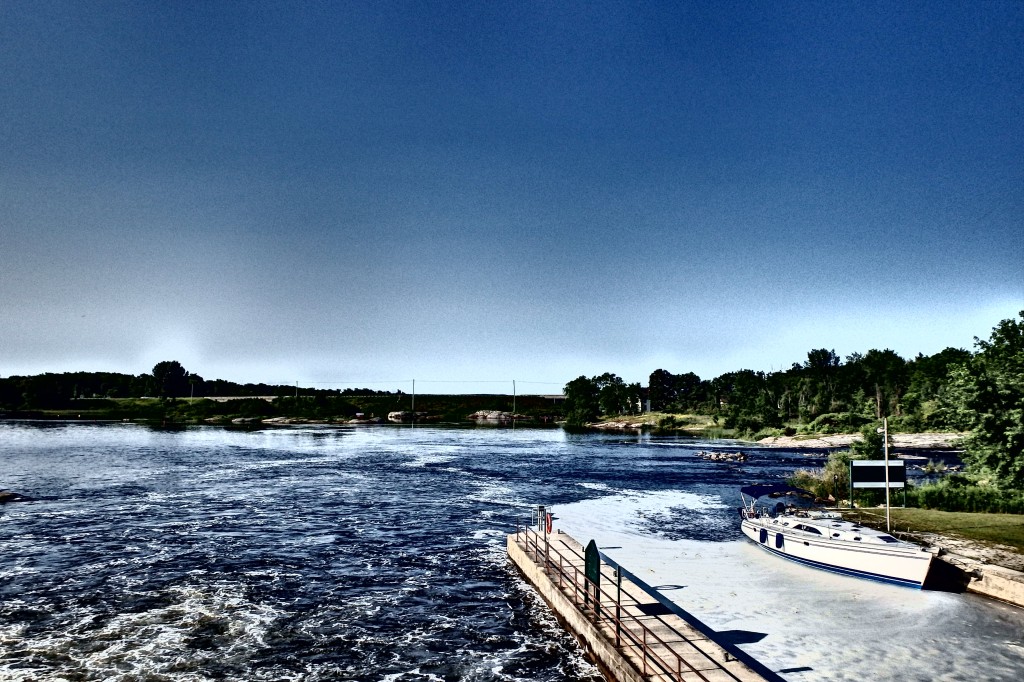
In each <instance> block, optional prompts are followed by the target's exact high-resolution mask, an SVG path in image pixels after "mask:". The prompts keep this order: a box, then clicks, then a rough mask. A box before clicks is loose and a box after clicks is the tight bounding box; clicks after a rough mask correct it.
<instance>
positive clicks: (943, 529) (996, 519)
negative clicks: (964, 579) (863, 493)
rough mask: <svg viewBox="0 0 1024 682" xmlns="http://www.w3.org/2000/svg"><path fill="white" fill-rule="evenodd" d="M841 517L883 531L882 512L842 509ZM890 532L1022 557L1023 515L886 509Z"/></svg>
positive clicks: (883, 511)
mask: <svg viewBox="0 0 1024 682" xmlns="http://www.w3.org/2000/svg"><path fill="white" fill-rule="evenodd" d="M842 512H843V516H844V517H845V518H848V519H850V520H851V521H854V520H855V521H858V522H860V523H863V524H865V525H867V526H870V527H872V528H883V529H884V528H885V510H882V509H854V510H846V509H844V510H842ZM890 519H891V520H892V527H893V530H896V531H906V530H908V529H909V531H910V532H911V533H935V534H937V535H944V536H946V537H951V538H957V539H962V540H970V541H972V542H978V543H981V544H984V545H989V546H991V545H1003V546H1006V547H1010V548H1012V549H1014V550H1016V551H1017V552H1019V553H1022V554H1024V516H1021V515H1018V514H975V513H970V512H945V511H937V510H934V509H911V508H908V509H902V508H893V509H890Z"/></svg>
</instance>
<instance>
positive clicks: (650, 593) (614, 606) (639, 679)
mask: <svg viewBox="0 0 1024 682" xmlns="http://www.w3.org/2000/svg"><path fill="white" fill-rule="evenodd" d="M507 549H508V556H509V559H510V560H511V561H512V563H514V564H515V565H516V567H517V568H518V569H519V571H520V572H521V573H522V574H523V576H524V577H525V578H526V579H527V581H529V583H530V584H531V585H533V587H534V588H535V589H536V590H537V592H538V593H539V594H540V595H541V597H543V599H544V601H545V602H546V603H547V604H548V606H549V607H550V608H551V609H552V611H553V612H554V613H555V615H556V616H557V617H558V619H559V620H560V621H561V622H562V624H563V625H564V626H565V627H566V629H567V630H569V631H570V632H571V633H572V634H573V635H574V636H575V637H576V638H577V639H578V640H579V642H580V643H581V644H582V645H583V647H584V649H585V650H586V652H587V654H588V656H589V657H590V658H591V660H593V661H594V662H595V663H596V664H597V666H598V667H599V668H600V669H601V671H602V673H604V675H605V677H606V678H607V679H608V680H610V681H612V682H644V681H655V682H661V681H665V682H668V681H671V680H674V681H676V682H690V681H691V680H706V681H719V680H723V681H724V680H732V681H743V682H746V681H757V680H771V681H773V682H776V681H779V680H781V679H782V678H780V677H779V676H778V675H776V674H775V673H773V672H772V671H771V670H769V669H767V668H765V667H764V666H763V665H761V664H759V663H758V662H757V661H755V660H753V659H752V658H751V657H750V656H748V655H747V654H745V653H744V652H742V651H739V650H738V649H736V648H735V647H732V646H731V645H729V644H727V643H722V642H717V641H715V639H714V632H713V631H711V630H710V629H708V628H707V627H702V624H700V623H699V621H697V620H696V619H694V618H693V617H692V616H690V615H689V614H687V613H686V612H684V611H682V610H681V609H679V607H678V606H675V605H674V604H672V603H671V602H670V601H668V600H667V599H665V598H664V597H661V596H660V595H659V594H658V593H657V591H656V590H653V589H652V588H650V587H649V586H647V585H645V584H643V582H642V581H640V580H639V579H637V578H635V577H634V576H632V575H631V574H629V572H628V571H627V570H626V569H624V568H623V567H619V566H615V565H613V564H612V562H610V561H609V560H608V559H607V558H604V557H602V558H601V561H600V566H599V570H600V578H599V583H600V587H599V588H595V586H594V584H593V582H592V581H590V580H588V578H587V577H586V575H587V573H586V570H587V567H586V559H585V549H584V547H583V546H582V545H580V543H579V542H577V541H576V540H575V539H574V538H572V537H570V536H569V535H567V534H565V533H562V532H558V531H556V532H554V533H544V532H538V531H537V530H535V529H533V528H524V529H521V530H520V531H518V532H516V533H513V534H511V535H509V536H508V538H507Z"/></svg>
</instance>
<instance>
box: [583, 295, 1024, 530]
mask: <svg viewBox="0 0 1024 682" xmlns="http://www.w3.org/2000/svg"><path fill="white" fill-rule="evenodd" d="M565 396H566V405H565V408H566V414H567V418H568V421H569V423H570V424H573V425H584V424H586V423H589V422H593V421H596V420H597V419H598V418H599V417H600V416H601V415H604V416H615V415H620V414H630V413H633V412H635V411H639V409H640V407H639V404H638V397H639V398H640V399H647V400H649V401H650V408H651V410H652V411H656V412H667V413H690V414H703V415H709V416H711V417H712V418H713V419H714V420H716V421H718V422H719V423H721V424H722V425H723V426H724V427H725V428H730V429H735V430H736V432H738V433H740V434H745V435H748V436H753V437H760V436H763V435H782V434H788V435H794V434H796V433H797V432H805V433H829V432H846V433H851V432H857V431H859V432H860V433H861V434H862V435H863V436H864V439H863V441H862V442H861V443H858V444H857V447H856V448H855V449H854V452H853V453H852V455H851V454H849V453H848V454H847V456H855V457H857V456H861V457H865V456H866V457H872V456H879V455H880V452H881V437H880V436H878V434H877V427H878V424H879V421H880V420H881V418H882V417H888V420H889V426H890V429H892V430H894V431H904V432H920V431H929V430H936V431H956V432H963V433H966V434H967V435H966V437H965V439H964V461H965V463H966V464H967V465H968V470H969V474H970V477H969V478H967V479H960V478H956V477H947V479H946V481H944V482H943V484H942V485H940V486H938V487H935V488H933V489H928V490H926V489H921V490H919V491H917V493H915V495H916V497H917V501H918V502H919V503H921V504H931V503H935V504H939V503H941V504H945V505H947V507H949V506H954V507H964V508H967V507H973V506H978V505H982V504H984V505H985V506H988V507H996V508H999V507H1000V505H1003V504H1004V503H1006V508H1007V509H1014V510H1017V509H1019V508H1020V507H1019V505H1020V504H1021V502H1020V500H1021V498H1022V496H1021V494H1020V492H1019V491H1021V490H1024V311H1022V312H1021V313H1020V319H1008V320H1003V321H1001V322H1000V323H999V324H998V325H996V327H995V328H994V329H993V330H992V333H991V335H990V337H989V338H988V339H987V340H983V339H978V338H976V339H975V350H974V351H967V350H963V349H957V348H947V349H945V350H943V351H941V352H939V353H936V354H935V355H931V356H925V355H918V356H917V357H916V358H913V359H912V360H905V359H903V358H902V357H900V356H899V355H897V354H896V353H894V352H893V351H891V350H881V351H879V350H869V351H868V352H867V353H865V354H863V355H862V354H860V353H854V354H852V355H850V356H847V357H846V358H845V359H840V357H839V356H838V355H836V353H835V351H831V350H827V349H823V348H822V349H814V350H811V351H810V352H808V354H807V359H806V360H805V361H804V362H803V363H801V364H793V366H792V367H790V368H789V369H786V370H781V371H778V372H770V373H765V372H755V371H752V370H739V371H737V372H728V373H726V374H723V375H721V376H719V377H716V378H714V379H710V380H705V379H701V378H700V377H698V376H697V375H695V374H693V373H683V374H673V373H671V372H668V371H666V370H663V369H658V370H655V371H654V372H652V373H651V376H650V382H649V385H648V388H647V390H646V394H645V393H644V391H642V390H640V388H639V386H638V385H636V384H632V385H629V384H625V383H624V382H623V381H622V380H621V379H619V378H618V377H616V376H615V375H614V374H603V375H601V376H597V377H593V378H589V379H588V378H587V377H583V376H581V377H578V378H577V379H574V380H573V381H570V382H569V383H568V384H567V385H566V387H565ZM858 450H859V451H860V452H858ZM831 464H832V463H830V465H831ZM845 466H846V463H845V462H835V463H834V468H835V469H836V471H835V472H832V471H828V472H818V474H819V475H821V481H823V483H822V485H823V486H826V487H831V486H832V482H833V477H832V476H833V474H835V473H841V470H842V469H843V468H844V467H845ZM811 483H813V482H808V484H811ZM979 485H980V487H981V488H985V489H986V490H983V491H981V492H979V491H978V490H975V488H977V487H979ZM939 488H942V489H941V490H940V489H939ZM823 490H824V488H823ZM1007 500H1010V502H1006V501H1007Z"/></svg>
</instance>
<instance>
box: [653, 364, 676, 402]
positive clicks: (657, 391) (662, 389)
mask: <svg viewBox="0 0 1024 682" xmlns="http://www.w3.org/2000/svg"><path fill="white" fill-rule="evenodd" d="M675 378H676V377H675V376H674V375H673V374H672V373H671V372H668V371H666V370H663V369H656V370H654V371H653V372H651V376H650V377H649V378H648V380H647V386H648V388H649V390H650V394H649V395H650V400H651V409H652V410H654V411H655V412H660V411H661V410H664V409H665V408H667V407H668V406H669V405H671V404H673V403H674V402H675V401H676V386H675Z"/></svg>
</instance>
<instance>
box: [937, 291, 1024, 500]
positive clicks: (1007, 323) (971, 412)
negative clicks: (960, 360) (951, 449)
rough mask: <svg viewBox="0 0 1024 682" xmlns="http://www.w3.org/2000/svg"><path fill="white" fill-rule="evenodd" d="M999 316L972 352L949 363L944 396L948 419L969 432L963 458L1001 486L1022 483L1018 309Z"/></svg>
mask: <svg viewBox="0 0 1024 682" xmlns="http://www.w3.org/2000/svg"><path fill="white" fill-rule="evenodd" d="M1020 317H1021V318H1022V320H1021V321H1019V320H1015V319H1008V320H1003V321H1002V322H1000V323H999V324H998V325H997V326H996V327H995V329H993V330H992V334H991V336H990V337H989V339H988V340H987V341H983V340H981V339H978V338H975V340H974V342H975V346H976V347H977V348H978V353H977V354H976V355H975V356H974V357H973V358H972V360H971V362H970V363H968V364H965V365H961V366H954V368H953V370H952V371H951V372H950V385H949V390H948V392H947V393H948V395H947V396H946V402H947V409H949V411H950V414H951V415H952V417H951V419H952V421H954V422H957V423H958V424H959V425H960V426H961V427H969V428H970V429H971V434H970V435H969V436H968V437H967V438H966V440H965V442H964V448H965V452H964V460H965V461H966V462H967V463H968V464H969V465H970V466H971V467H972V468H973V469H975V470H978V471H985V470H987V471H990V472H991V473H992V474H994V475H995V477H996V479H997V481H998V482H999V483H1001V484H1002V485H1004V486H1006V487H1011V488H1021V487H1024V311H1021V312H1020Z"/></svg>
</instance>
